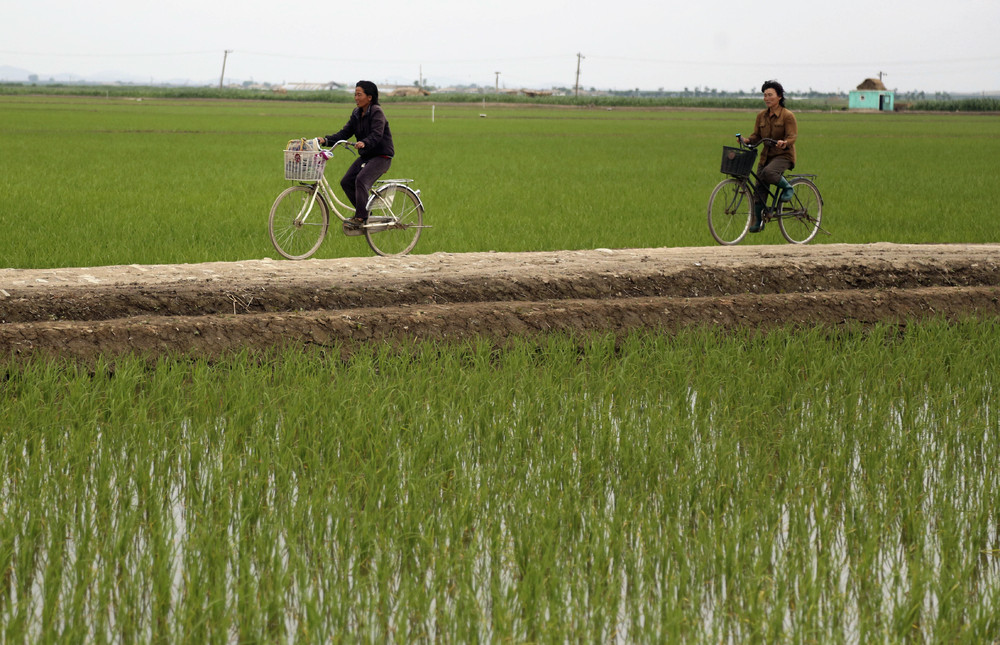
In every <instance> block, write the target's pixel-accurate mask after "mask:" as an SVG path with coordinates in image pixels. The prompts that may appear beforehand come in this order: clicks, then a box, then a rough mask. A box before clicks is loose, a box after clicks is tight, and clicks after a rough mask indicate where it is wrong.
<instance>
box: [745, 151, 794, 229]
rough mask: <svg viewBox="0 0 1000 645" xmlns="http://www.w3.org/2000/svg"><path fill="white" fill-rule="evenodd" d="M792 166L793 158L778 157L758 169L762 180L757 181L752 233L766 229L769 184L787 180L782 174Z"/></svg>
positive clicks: (758, 176) (758, 174)
mask: <svg viewBox="0 0 1000 645" xmlns="http://www.w3.org/2000/svg"><path fill="white" fill-rule="evenodd" d="M791 167H792V160H791V159H788V158H786V157H777V158H775V159H771V160H770V161H768V162H767V165H766V166H763V167H761V168H758V169H757V178H758V179H759V180H760V181H758V182H757V189H756V191H755V192H754V199H753V218H752V219H751V221H750V228H749V229H748V230H749V231H750V232H751V233H759V232H760V231H763V230H764V209H765V208H766V207H767V196H768V190H769V188H768V186H769V185H771V184H778V185H779V186H780V185H781V184H780V183H779V182H782V181H785V179H784V177H783V176H782V175H784V173H785V171H786V170H788V169H789V168H791ZM785 183H788V182H785ZM789 188H791V186H789ZM789 199H791V197H789Z"/></svg>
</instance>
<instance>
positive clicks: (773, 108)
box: [743, 81, 799, 233]
mask: <svg viewBox="0 0 1000 645" xmlns="http://www.w3.org/2000/svg"><path fill="white" fill-rule="evenodd" d="M760 91H761V92H763V93H764V105H766V106H767V107H766V108H765V109H763V110H761V111H760V113H758V114H757V120H756V122H754V126H753V134H751V135H750V136H749V138H744V139H743V142H744V143H750V144H755V143H757V142H758V141H760V140H761V139H774V140H775V141H777V142H778V143H776V144H774V146H773V147H772V146H764V149H763V152H761V155H760V162H759V164H758V166H757V177H758V178H760V180H761V181H760V183H758V184H757V193H756V194H755V195H754V202H753V221H752V222H751V223H750V229H749V231H750V232H751V233H758V232H760V231H762V230H764V218H763V217H762V216H761V214H762V213H763V211H764V204H765V203H766V201H767V193H768V185H769V184H773V185H777V186H778V187H779V188H781V189H782V190H781V201H784V202H788V201H791V200H792V196H793V192H792V187H791V185H790V184H789V183H788V180H787V179H785V177H784V173H785V171H788V170H791V169H792V168H794V167H795V139H796V138H797V137H798V133H799V127H798V124H797V123H796V121H795V115H794V114H792V112H791V110H788V109H786V108H785V89H784V88H783V87H782V86H781V83H779V82H778V81H767V82H765V83H764V84H763V85H762V86H761V88H760Z"/></svg>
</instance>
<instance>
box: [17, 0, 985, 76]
mask: <svg viewBox="0 0 1000 645" xmlns="http://www.w3.org/2000/svg"><path fill="white" fill-rule="evenodd" d="M359 11H364V12H368V13H367V15H364V16H358V15H357V12H359ZM998 28H1000V0H949V1H947V2H930V1H929V0H822V1H813V0H804V1H802V2H772V3H764V2H747V1H746V0H694V1H691V0H688V1H686V2H674V1H670V0H667V1H664V0H632V1H630V2H629V1H625V2H615V1H609V0H604V1H602V2H596V1H593V0H501V1H500V2H489V3H487V2H481V1H479V0H373V1H371V2H357V1H354V2H345V1H338V0H332V1H331V0H325V1H324V0H321V1H320V2H282V1H280V0H170V1H168V2H148V1H147V0H128V1H126V0H104V1H102V2H96V3H81V2H79V0H30V1H29V0H0V80H5V78H6V77H9V75H10V74H9V68H14V69H21V70H27V71H29V72H31V73H33V74H38V76H39V77H40V78H42V79H48V78H50V77H60V76H62V75H65V74H72V75H75V76H78V77H81V78H84V79H95V78H97V79H98V80H111V79H109V77H113V78H118V79H122V80H131V81H133V82H142V83H145V82H155V83H164V82H180V81H188V82H193V83H199V84H200V83H218V80H219V77H220V75H221V72H222V64H223V52H224V51H225V50H232V51H231V53H230V54H229V55H228V57H227V61H226V73H225V78H226V82H227V83H228V82H242V81H249V80H253V81H258V82H270V83H282V82H300V81H302V82H317V83H319V82H327V81H337V82H341V83H347V84H352V83H354V82H355V81H357V80H359V79H367V80H372V81H375V82H376V83H380V84H388V83H403V84H411V83H413V82H414V81H416V80H417V79H418V78H420V77H421V76H422V78H423V79H425V82H427V83H430V84H433V85H437V86H444V85H451V84H456V83H461V84H472V83H475V84H478V85H485V86H493V85H495V84H496V83H497V81H498V80H499V85H500V86H501V87H506V88H537V89H547V88H549V87H552V86H563V87H572V86H573V85H574V82H575V78H576V70H577V62H578V58H577V54H582V55H583V58H582V59H581V60H580V61H579V62H580V86H581V87H584V88H590V87H595V88H598V89H619V90H624V89H634V88H641V89H649V90H655V89H658V88H661V87H662V88H665V89H677V90H680V89H684V88H685V87H687V88H691V89H694V88H695V87H701V88H716V89H720V90H739V89H743V90H747V91H750V90H754V91H759V88H760V84H761V83H762V82H763V81H764V80H766V79H769V78H777V79H778V80H780V81H781V82H782V83H783V84H784V86H785V88H786V90H789V91H807V90H809V89H810V88H812V89H815V90H821V91H845V92H846V91H848V90H850V89H853V88H854V87H855V86H856V85H857V84H858V83H860V82H861V81H862V80H864V79H865V78H866V77H872V76H877V75H878V74H879V72H883V73H884V74H885V77H884V79H883V80H884V82H885V84H886V85H887V86H888V87H889V88H891V89H897V90H900V91H909V90H923V91H927V92H935V91H947V92H983V91H986V92H996V91H1000V44H998V43H1000V36H998V33H997V32H998ZM3 70H8V71H7V72H5V71H3ZM496 72H500V74H499V77H498V76H497V74H496ZM6 80H13V79H10V78H6Z"/></svg>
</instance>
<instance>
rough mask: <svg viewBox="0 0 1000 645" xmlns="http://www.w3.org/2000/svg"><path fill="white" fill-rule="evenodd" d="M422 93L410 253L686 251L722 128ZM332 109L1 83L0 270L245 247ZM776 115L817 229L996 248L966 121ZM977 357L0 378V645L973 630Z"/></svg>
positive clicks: (881, 637)
mask: <svg viewBox="0 0 1000 645" xmlns="http://www.w3.org/2000/svg"><path fill="white" fill-rule="evenodd" d="M430 107H431V106H428V105H412V104H399V105H394V104H387V105H386V110H387V112H388V114H389V117H390V120H391V123H392V127H393V133H394V135H395V138H396V143H397V149H398V150H399V153H400V154H399V156H398V158H397V159H396V161H394V165H393V171H391V172H392V174H394V175H395V176H412V177H414V178H415V179H417V181H418V184H419V187H420V188H421V189H422V190H423V196H424V199H425V202H426V204H427V207H428V209H427V218H428V223H431V224H433V225H434V227H435V228H433V229H429V230H428V232H427V233H426V235H425V236H424V237H422V238H421V241H420V244H419V245H418V248H417V252H418V253H434V252H439V251H447V252H451V253H458V252H462V251H488V250H501V251H523V250H550V249H574V248H578V249H584V248H595V247H608V248H616V247H628V246H632V247H650V246H700V245H707V244H710V240H711V238H710V236H709V235H708V231H707V227H706V226H705V222H704V208H705V203H706V202H707V198H708V194H709V192H710V191H711V188H712V186H714V184H715V183H716V182H717V181H718V180H719V179H720V178H721V176H720V175H719V173H718V162H719V157H720V152H721V151H720V150H719V148H720V147H721V146H722V145H727V144H728V143H729V141H730V139H731V136H732V134H735V133H736V132H741V131H742V132H744V133H745V132H746V131H747V130H748V129H749V127H750V125H751V124H752V119H753V110H747V111H732V110H725V111H723V110H718V111H712V110H707V111H706V110H700V111H693V110H692V111H678V110H673V111H671V110H623V109H611V110H608V109H604V108H601V109H584V108H556V107H544V108H543V107H533V106H502V107H501V106H490V105H487V106H483V105H440V106H435V108H434V112H433V116H434V119H433V120H432V119H431V112H430ZM348 109H349V108H348V107H347V106H338V105H333V106H331V105H329V104H322V105H320V104H315V105H314V104H303V103H296V104H283V103H280V102H241V101H190V100H183V101H182V100H175V101H165V100H163V101H155V100H145V101H137V100H129V101H125V100H120V99H118V100H115V99H100V98H64V97H0V115H2V118H0V134H2V137H3V142H4V143H3V149H2V154H0V170H2V172H0V190H2V192H3V195H4V199H3V200H2V201H0V221H2V223H3V225H4V230H5V235H4V236H3V238H2V239H0V266H3V267H17V268H46V267H68V266H95V265H110V264H133V263H192V262H202V261H210V260H211V261H217V260H245V259H252V258H262V257H266V256H270V255H273V252H272V250H271V249H270V245H269V243H268V240H267V234H266V230H265V223H266V216H267V211H268V208H269V206H270V203H271V201H272V200H273V198H274V196H275V195H277V193H278V192H280V191H281V190H282V189H283V187H284V186H285V185H286V182H284V180H283V179H282V177H281V172H280V170H279V165H278V163H279V162H278V158H279V153H280V150H281V148H282V147H283V145H284V143H285V141H287V140H288V139H290V138H293V137H297V136H314V135H318V134H325V133H328V132H330V131H332V130H334V129H337V128H339V126H340V125H341V123H342V121H343V120H344V119H346V116H347V110H348ZM483 114H484V115H485V116H480V115H483ZM799 123H800V128H801V129H802V132H803V135H802V139H801V148H800V168H799V169H798V170H801V171H803V172H816V173H818V174H819V179H818V184H819V185H820V187H821V189H822V190H823V193H824V197H825V198H826V200H827V205H826V208H825V209H824V218H825V222H826V228H828V229H829V230H830V231H831V232H832V234H833V235H832V236H831V237H829V238H823V239H822V240H821V241H833V242H851V243H864V242H872V241H889V242H900V243H919V242H932V241H933V242H969V243H989V242H995V241H997V240H996V233H995V230H996V228H995V216H996V209H995V206H994V204H996V203H997V200H996V199H994V198H995V197H996V196H997V195H996V193H997V191H998V190H1000V189H998V188H997V183H996V182H995V181H994V180H993V176H992V175H993V172H992V170H990V168H991V167H992V164H990V163H989V160H991V159H994V158H996V157H997V152H1000V150H998V148H1000V125H998V121H997V120H996V118H995V116H986V115H949V114H935V115H923V114H905V115H882V114H879V115H866V114H847V113H841V112H836V113H829V112H815V113H810V112H804V113H802V114H800V115H799ZM337 159H339V157H335V158H334V161H333V162H331V163H336V161H337ZM344 165H345V166H346V162H345V164H344ZM764 235H772V237H759V238H755V239H754V240H752V242H754V243H758V244H762V243H764V244H767V243H769V244H775V243H781V242H780V237H778V235H777V233H776V232H774V231H770V233H765V234H762V236H764ZM348 242H349V240H347V239H346V238H341V237H339V236H336V237H334V238H332V239H329V240H328V241H327V242H326V243H325V244H324V246H323V248H322V249H321V250H320V253H319V255H320V257H323V258H334V257H346V256H349V255H352V254H359V253H366V251H364V250H361V249H362V247H361V246H358V245H353V244H349V243H348ZM2 307H3V301H2V300H0V318H2ZM998 373H1000V322H998V319H996V318H995V317H990V316H968V317H965V318H961V319H954V318H949V319H945V318H944V317H941V318H930V319H926V320H923V321H921V322H916V321H909V322H903V323H888V322H887V323H877V324H869V325H861V324H854V323H851V322H850V321H846V322H842V323H841V324H836V325H833V324H818V325H798V326H793V325H787V326H785V327H779V328H777V329H771V330H770V331H767V332H764V331H758V330H755V329H731V328H730V329H722V328H720V327H715V326H712V325H705V326H701V327H695V328H687V329H681V330H677V331H673V332H670V333H666V332H664V331H661V330H656V329H645V330H637V331H633V332H630V333H628V334H625V335H612V334H603V333H598V332H593V333H575V334H574V333H550V334H543V335H535V336H531V337H523V338H518V337H512V338H509V339H508V340H507V341H506V342H503V343H499V342H494V341H492V340H489V339H486V338H480V339H475V338H473V339H466V340H461V341H446V340H441V341H424V342H412V343H409V344H405V343H404V344H402V345H393V346H389V345H387V344H382V343H370V344H367V345H362V346H360V347H354V348H352V351H351V352H349V353H344V352H342V351H340V348H338V347H335V346H334V347H308V346H301V345H289V346H288V347H282V348H274V349H272V350H267V351H249V350H247V351H243V352H234V353H230V354H227V355H225V356H222V357H219V358H215V359H211V360H209V359H206V358H202V357H197V356H188V355H184V354H177V355H164V356H160V357H157V358H155V359H150V358H149V357H146V356H138V355H136V356H116V357H114V358H107V359H103V358H101V359H98V360H96V361H95V362H88V363H83V362H78V361H73V360H68V359H59V358H51V357H40V356H39V357H34V358H31V359H30V360H15V359H14V358H8V357H4V358H0V634H2V635H0V640H2V641H3V642H97V643H105V642H128V643H131V642H206V641H211V642H234V643H243V642H289V643H326V642H343V641H347V642H372V643H376V642H377V643H383V642H398V643H404V642H406V643H408V642H445V643H457V642H462V643H464V642H570V641H571V642H612V643H635V642H639V643H660V642H698V643H718V642H725V643H743V642H768V643H771V642H797V643H799V642H801V643H808V642H821V643H827V642H845V643H869V642H884V643H896V642H931V643H944V642H947V643H952V642H970V643H972V642H975V643H981V642H995V641H998V640H1000V619H998V618H997V616H1000V534H998V533H1000V504H998V503H997V501H996V500H997V498H998V492H1000V475H998V472H1000V471H998V469H997V464H998V463H1000V445H998V441H997V437H998V434H1000V420H998V410H1000V392H998V388H997V383H996V380H997V378H996V375H997V374H998Z"/></svg>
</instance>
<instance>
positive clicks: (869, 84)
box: [858, 78, 887, 90]
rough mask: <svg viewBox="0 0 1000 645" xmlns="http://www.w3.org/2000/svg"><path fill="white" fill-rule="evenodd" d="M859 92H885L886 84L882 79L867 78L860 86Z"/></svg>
mask: <svg viewBox="0 0 1000 645" xmlns="http://www.w3.org/2000/svg"><path fill="white" fill-rule="evenodd" d="M858 89H859V90H885V89H887V88H886V86H885V83H883V82H882V79H880V78H866V79H865V80H864V81H862V82H861V85H858Z"/></svg>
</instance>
